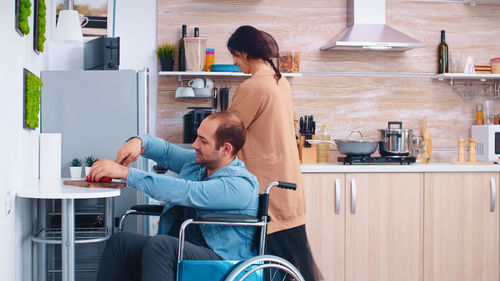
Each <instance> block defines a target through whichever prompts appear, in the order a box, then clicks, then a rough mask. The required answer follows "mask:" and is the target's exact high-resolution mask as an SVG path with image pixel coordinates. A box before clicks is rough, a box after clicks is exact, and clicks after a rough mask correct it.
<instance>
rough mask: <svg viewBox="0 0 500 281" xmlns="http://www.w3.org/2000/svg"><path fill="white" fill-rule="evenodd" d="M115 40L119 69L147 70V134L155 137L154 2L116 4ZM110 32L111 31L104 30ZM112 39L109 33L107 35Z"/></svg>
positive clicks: (117, 2) (154, 0)
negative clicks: (118, 49) (145, 68)
mask: <svg viewBox="0 0 500 281" xmlns="http://www.w3.org/2000/svg"><path fill="white" fill-rule="evenodd" d="M115 16H116V19H115V36H119V37H120V69H138V70H139V69H143V68H144V67H147V68H149V73H150V87H149V93H150V98H149V100H150V107H149V112H150V113H149V121H150V122H149V128H150V133H151V134H153V135H156V92H157V83H158V82H157V81H158V75H157V66H156V65H157V59H156V55H155V53H154V50H155V47H156V0H143V1H135V0H120V1H116V6H115ZM108 30H109V31H110V32H112V30H111V28H108ZM108 34H109V35H112V33H109V32H108Z"/></svg>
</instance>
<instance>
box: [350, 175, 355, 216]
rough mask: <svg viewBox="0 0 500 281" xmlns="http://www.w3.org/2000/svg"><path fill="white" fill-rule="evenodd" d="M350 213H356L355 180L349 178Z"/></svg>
mask: <svg viewBox="0 0 500 281" xmlns="http://www.w3.org/2000/svg"><path fill="white" fill-rule="evenodd" d="M351 214H353V215H354V214H356V180H355V179H351Z"/></svg>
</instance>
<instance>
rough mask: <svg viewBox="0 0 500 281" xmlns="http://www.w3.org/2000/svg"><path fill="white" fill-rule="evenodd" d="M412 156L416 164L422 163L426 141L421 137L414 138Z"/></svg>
mask: <svg viewBox="0 0 500 281" xmlns="http://www.w3.org/2000/svg"><path fill="white" fill-rule="evenodd" d="M412 144H413V145H412V149H411V155H412V156H413V157H415V162H416V163H422V157H423V156H424V152H425V151H424V139H423V138H422V137H421V136H418V137H413V140H412Z"/></svg>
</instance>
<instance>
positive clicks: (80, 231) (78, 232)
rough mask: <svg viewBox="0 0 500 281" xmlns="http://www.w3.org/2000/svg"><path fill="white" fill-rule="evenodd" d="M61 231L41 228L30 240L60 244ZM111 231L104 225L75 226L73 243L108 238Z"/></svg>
mask: <svg viewBox="0 0 500 281" xmlns="http://www.w3.org/2000/svg"><path fill="white" fill-rule="evenodd" d="M61 236H62V233H61V229H60V228H47V229H45V228H41V229H39V230H38V231H37V232H36V233H35V234H34V235H33V236H32V238H31V239H32V240H33V242H36V243H42V244H62V243H63V242H62V237H61ZM110 236H111V233H110V232H109V231H108V230H107V228H106V227H96V228H76V229H75V244H85V243H98V242H103V241H106V240H108V239H109V237H110Z"/></svg>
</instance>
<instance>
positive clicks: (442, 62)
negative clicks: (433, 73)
mask: <svg viewBox="0 0 500 281" xmlns="http://www.w3.org/2000/svg"><path fill="white" fill-rule="evenodd" d="M438 73H448V45H447V44H446V42H445V35H444V30H441V43H439V46H438Z"/></svg>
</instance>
